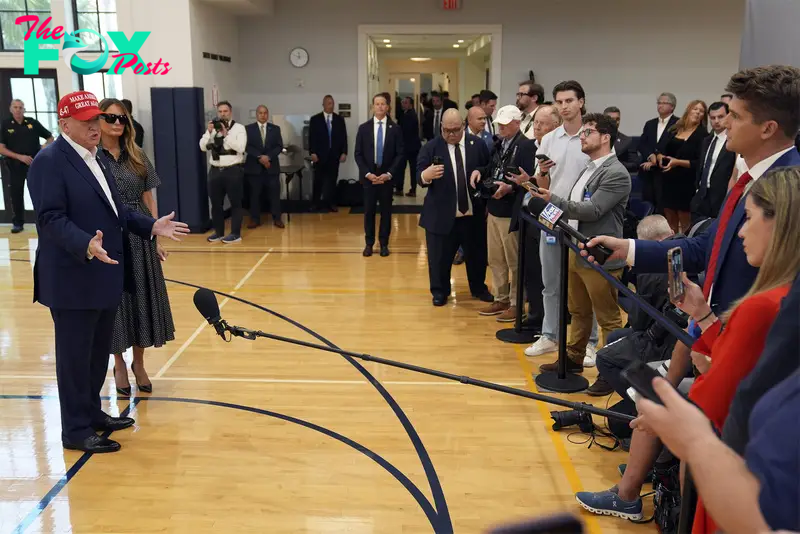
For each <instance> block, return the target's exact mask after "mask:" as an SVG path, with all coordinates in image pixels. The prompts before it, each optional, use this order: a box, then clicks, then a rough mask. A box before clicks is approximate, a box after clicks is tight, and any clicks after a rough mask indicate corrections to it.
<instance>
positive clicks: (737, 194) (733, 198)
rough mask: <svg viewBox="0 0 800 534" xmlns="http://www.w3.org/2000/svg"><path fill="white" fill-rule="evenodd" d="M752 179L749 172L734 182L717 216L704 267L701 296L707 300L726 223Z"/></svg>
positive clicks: (712, 283)
mask: <svg viewBox="0 0 800 534" xmlns="http://www.w3.org/2000/svg"><path fill="white" fill-rule="evenodd" d="M752 179H753V177H752V176H750V173H749V172H746V173H744V174H743V175H741V176H740V177H739V179H738V180H737V181H736V185H734V186H733V189H731V192H730V194H729V195H728V199H727V200H726V201H725V206H724V207H723V208H722V213H721V214H720V216H719V224H718V225H717V233H716V235H715V236H714V248H712V249H711V259H710V260H708V267H706V281H705V283H704V284H703V296H704V297H705V298H706V299H708V295H709V294H710V293H711V286H712V285H714V274H715V273H716V272H717V260H718V259H719V249H720V247H721V246H722V240H723V239H724V237H725V230H726V229H727V228H728V222H729V221H730V220H731V216H732V215H733V211H734V210H735V209H736V205H737V204H738V203H739V200H741V198H742V195H744V188H745V187H747V184H749V183H750V182H751V181H752Z"/></svg>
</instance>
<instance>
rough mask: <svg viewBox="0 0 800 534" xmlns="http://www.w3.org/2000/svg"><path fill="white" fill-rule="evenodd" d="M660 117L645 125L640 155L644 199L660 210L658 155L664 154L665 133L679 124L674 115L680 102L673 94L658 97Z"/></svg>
mask: <svg viewBox="0 0 800 534" xmlns="http://www.w3.org/2000/svg"><path fill="white" fill-rule="evenodd" d="M657 104H658V117H656V118H654V119H650V120H649V121H647V122H646V123H644V128H643V129H642V135H641V137H639V154H641V156H642V164H641V165H640V167H641V169H642V170H641V172H639V179H640V180H641V181H642V198H643V199H644V200H646V201H648V202H651V203H652V204H653V205H654V206H655V207H656V209H658V208H659V207H660V206H659V204H660V202H661V191H660V190H659V188H658V184H659V182H658V178H659V177H660V176H659V173H660V172H661V171H659V170H658V166H657V165H655V163H656V156H655V155H656V154H659V153H663V152H664V147H665V145H666V142H667V137H668V136H666V135H664V133H665V132H667V131H669V129H670V128H672V125H673V124H675V123H676V122H678V117H676V116H675V115H673V114H672V113H673V112H674V111H675V106H676V105H677V104H678V100H677V99H676V98H675V95H673V94H672V93H661V94H660V95H659V96H658V103H657Z"/></svg>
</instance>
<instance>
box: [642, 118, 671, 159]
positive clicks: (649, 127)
mask: <svg viewBox="0 0 800 534" xmlns="http://www.w3.org/2000/svg"><path fill="white" fill-rule="evenodd" d="M676 122H678V117H676V116H675V115H673V116H672V117H670V119H669V122H667V127H666V128H664V133H662V134H661V139H658V140H656V136H657V135H658V117H656V118H655V119H650V120H649V121H647V122H646V123H644V129H642V136H641V137H640V138H639V154H641V156H642V161H644V160H646V159H647V157H648V156H649V155H650V154H653V153H654V152H655V151H656V149H658V151H659V152H662V153H663V152H664V147H665V146H667V138H668V137H669V136H668V135H667V134H668V133H669V129H670V128H672V125H673V124H675V123H676Z"/></svg>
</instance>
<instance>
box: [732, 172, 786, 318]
mask: <svg viewBox="0 0 800 534" xmlns="http://www.w3.org/2000/svg"><path fill="white" fill-rule="evenodd" d="M749 197H750V200H751V201H752V202H753V204H755V205H756V206H758V207H759V208H761V209H762V210H764V218H766V219H772V220H773V221H774V222H775V228H774V230H773V232H772V236H771V237H770V239H769V244H768V245H767V251H766V253H765V254H764V262H763V263H762V264H761V267H759V268H758V275H757V276H756V280H755V282H753V286H752V287H751V288H750V290H749V291H748V292H747V294H746V295H745V296H744V297H742V298H741V299H739V300H737V301H736V302H735V303H734V304H733V305H731V307H730V309H729V310H727V311H726V312H725V313H724V314H723V321H727V320H728V318H730V316H731V314H732V313H733V310H735V309H736V307H737V306H739V305H740V304H741V303H742V301H744V300H746V299H748V298H750V297H752V296H753V295H757V294H759V293H764V292H765V291H769V290H771V289H775V288H776V287H780V286H783V285H786V284H789V283H791V282H792V281H793V280H794V279H795V278H796V277H797V273H798V272H800V167H784V168H780V169H775V170H772V171H770V172H769V173H767V174H766V175H765V176H762V177H761V178H760V179H759V180H758V181H756V183H755V185H753V188H752V189H751V190H750V195H749Z"/></svg>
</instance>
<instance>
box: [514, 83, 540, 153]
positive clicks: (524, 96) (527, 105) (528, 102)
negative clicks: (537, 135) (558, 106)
mask: <svg viewBox="0 0 800 534" xmlns="http://www.w3.org/2000/svg"><path fill="white" fill-rule="evenodd" d="M542 102H544V88H543V87H542V86H541V85H539V84H538V83H536V82H534V81H533V80H527V81H524V82H522V83H520V84H519V89H518V90H517V108H519V110H520V111H521V112H522V114H523V117H522V122H520V125H519V127H520V131H521V132H522V135H524V136H525V137H527V138H528V139H534V135H533V115H534V114H535V113H536V110H537V109H539V106H541V105H542Z"/></svg>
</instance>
